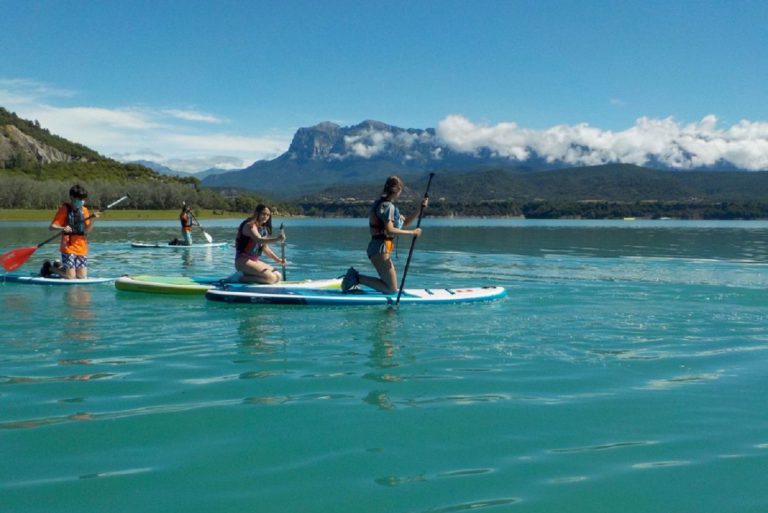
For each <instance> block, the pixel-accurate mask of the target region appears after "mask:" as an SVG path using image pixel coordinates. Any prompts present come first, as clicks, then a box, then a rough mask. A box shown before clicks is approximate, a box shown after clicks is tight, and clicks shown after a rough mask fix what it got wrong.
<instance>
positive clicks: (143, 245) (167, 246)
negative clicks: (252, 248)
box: [131, 242, 229, 249]
mask: <svg viewBox="0 0 768 513" xmlns="http://www.w3.org/2000/svg"><path fill="white" fill-rule="evenodd" d="M227 245H229V242H203V243H200V244H192V245H191V246H185V245H183V244H169V243H167V242H157V243H151V242H131V247H132V248H144V249H158V248H163V249H196V248H219V247H222V246H227Z"/></svg>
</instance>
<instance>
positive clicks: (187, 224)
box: [179, 202, 199, 246]
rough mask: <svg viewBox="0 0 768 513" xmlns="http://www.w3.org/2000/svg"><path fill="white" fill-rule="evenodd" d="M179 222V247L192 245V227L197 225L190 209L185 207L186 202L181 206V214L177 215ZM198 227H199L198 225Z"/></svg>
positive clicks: (187, 206)
mask: <svg viewBox="0 0 768 513" xmlns="http://www.w3.org/2000/svg"><path fill="white" fill-rule="evenodd" d="M179 222H180V223H181V243H180V244H181V245H182V246H191V245H192V226H194V225H197V223H196V222H195V219H194V217H192V207H190V206H189V205H187V203H186V202H182V204H181V213H180V214H179ZM198 226H199V225H198Z"/></svg>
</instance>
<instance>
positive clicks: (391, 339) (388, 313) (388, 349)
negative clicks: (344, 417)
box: [363, 308, 402, 410]
mask: <svg viewBox="0 0 768 513" xmlns="http://www.w3.org/2000/svg"><path fill="white" fill-rule="evenodd" d="M398 324H399V323H398V322H397V311H396V310H395V309H392V308H385V309H383V310H381V311H380V313H379V316H378V318H377V319H376V320H375V321H374V323H373V325H372V328H373V329H372V330H371V334H370V337H369V339H370V342H371V350H370V352H369V353H368V366H369V367H370V368H371V369H373V370H372V371H371V372H368V373H366V374H365V375H364V376H363V378H364V379H369V380H373V381H376V382H379V383H396V382H400V381H402V378H401V377H400V376H398V375H397V374H394V373H392V372H390V371H391V370H393V369H396V368H397V367H399V366H400V364H399V363H398V362H397V361H396V358H395V357H396V354H397V344H396V343H395V340H396V338H395V337H396V336H397V328H398ZM363 400H364V401H365V402H366V403H368V404H370V405H372V406H376V407H377V408H380V409H383V410H392V409H394V408H395V405H394V403H393V402H392V400H391V399H390V397H389V391H388V390H371V391H370V393H369V394H368V395H367V396H366V397H365V398H364V399H363Z"/></svg>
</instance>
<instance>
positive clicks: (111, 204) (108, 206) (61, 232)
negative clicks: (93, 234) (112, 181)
mask: <svg viewBox="0 0 768 513" xmlns="http://www.w3.org/2000/svg"><path fill="white" fill-rule="evenodd" d="M129 197H130V196H128V195H127V194H126V195H125V196H123V197H122V198H120V199H118V200H116V201H113V202H112V203H110V204H109V205H107V206H106V207H104V210H109V209H110V208H112V207H114V206H115V205H117V204H118V203H120V202H121V201H125V200H127V199H128V198H129ZM94 217H96V214H91V215H89V216H88V217H86V218H85V219H86V220H89V219H93V218H94ZM63 233H64V230H61V231H60V232H59V233H57V234H56V235H54V236H53V237H51V238H50V239H46V240H44V241H43V242H41V243H40V244H38V245H37V247H38V248H39V247H40V246H42V245H43V244H48V243H49V242H51V241H52V240H53V239H55V238H56V237H58V236H60V235H61V234H63Z"/></svg>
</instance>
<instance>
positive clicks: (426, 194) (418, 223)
mask: <svg viewBox="0 0 768 513" xmlns="http://www.w3.org/2000/svg"><path fill="white" fill-rule="evenodd" d="M434 176H435V173H429V181H427V189H426V190H425V191H424V199H427V198H429V186H430V185H432V178H434ZM423 216H424V205H423V201H422V205H420V206H419V220H418V221H416V228H420V227H421V218H422V217H423ZM416 239H418V237H414V238H413V240H411V249H410V250H408V260H406V261H405V269H403V279H402V280H400V290H398V291H397V300H396V301H395V306H397V305H398V304H400V296H402V295H403V287H405V277H406V276H407V275H408V267H410V265H411V257H412V256H413V248H414V247H415V246H416Z"/></svg>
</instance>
